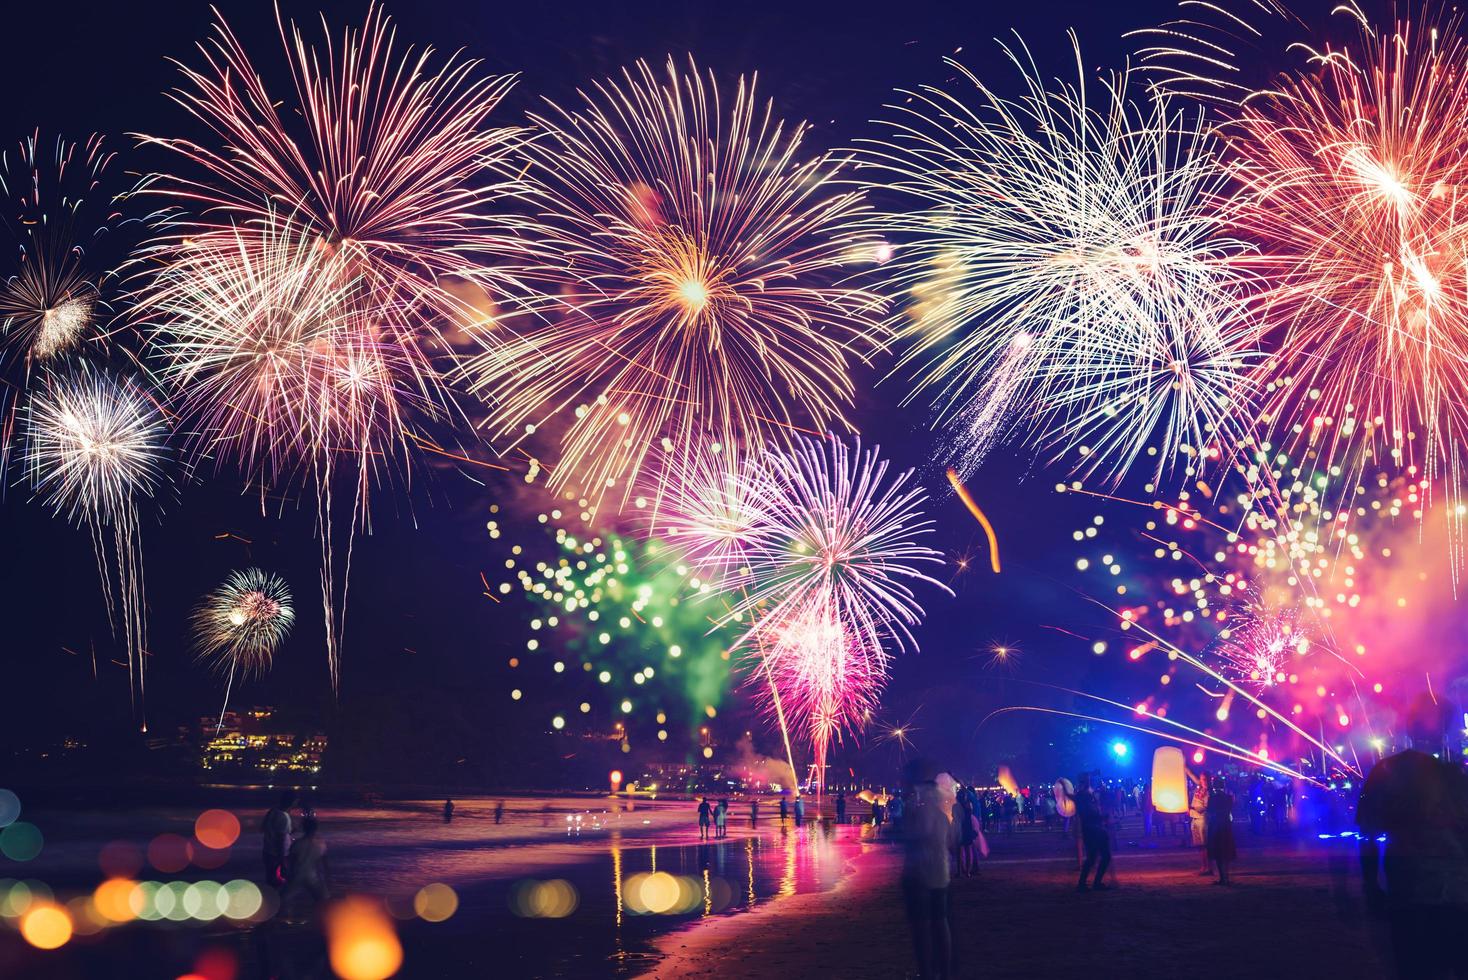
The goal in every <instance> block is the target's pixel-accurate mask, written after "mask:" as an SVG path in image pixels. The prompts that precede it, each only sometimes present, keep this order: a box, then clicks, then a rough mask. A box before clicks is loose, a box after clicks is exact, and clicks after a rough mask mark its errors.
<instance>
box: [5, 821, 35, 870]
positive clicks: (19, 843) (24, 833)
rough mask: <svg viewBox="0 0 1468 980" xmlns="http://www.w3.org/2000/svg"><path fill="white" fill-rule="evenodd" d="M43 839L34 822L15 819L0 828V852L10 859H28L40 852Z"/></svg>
mask: <svg viewBox="0 0 1468 980" xmlns="http://www.w3.org/2000/svg"><path fill="white" fill-rule="evenodd" d="M43 844H44V841H43V840H42V838H41V829H40V828H39V827H37V826H36V825H35V824H32V823H26V822H25V821H24V820H16V821H14V822H12V823H11V824H10V826H8V827H6V828H5V829H4V830H0V854H4V855H5V856H6V857H8V858H10V860H12V861H30V860H32V859H34V858H35V857H36V855H38V854H40V853H41V847H42V846H43Z"/></svg>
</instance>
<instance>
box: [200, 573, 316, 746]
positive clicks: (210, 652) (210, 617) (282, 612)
mask: <svg viewBox="0 0 1468 980" xmlns="http://www.w3.org/2000/svg"><path fill="white" fill-rule="evenodd" d="M295 621H296V611H295V607H294V606H293V605H292V602H291V590H290V586H288V585H286V583H285V581H284V580H283V579H281V578H278V577H277V576H274V575H271V574H269V573H267V572H263V571H261V570H260V569H258V568H247V569H245V570H243V571H236V572H230V574H229V577H228V578H227V579H225V580H224V582H222V583H221V584H220V585H219V587H218V588H216V589H215V590H214V591H213V592H210V593H209V594H208V595H207V596H205V597H204V601H203V602H201V603H200V604H199V607H198V608H197V609H195V610H194V615H193V626H194V645H195V647H196V648H197V649H198V652H199V659H201V660H209V661H211V662H212V663H213V666H214V669H215V670H216V671H218V672H220V673H223V674H227V675H228V676H229V680H228V682H227V684H226V687H225V691H224V707H225V709H228V707H229V692H230V690H231V689H232V688H233V687H234V680H235V675H236V674H238V675H239V677H240V679H241V680H244V679H246V678H249V677H252V676H256V675H260V674H264V673H265V672H266V671H267V670H269V669H270V661H271V658H272V657H273V656H274V655H275V651H276V650H277V649H278V648H279V647H280V645H281V643H283V642H284V641H285V638H286V636H287V635H289V633H290V631H291V626H292V625H294V624H295ZM220 718H221V723H222V720H223V710H221V712H220Z"/></svg>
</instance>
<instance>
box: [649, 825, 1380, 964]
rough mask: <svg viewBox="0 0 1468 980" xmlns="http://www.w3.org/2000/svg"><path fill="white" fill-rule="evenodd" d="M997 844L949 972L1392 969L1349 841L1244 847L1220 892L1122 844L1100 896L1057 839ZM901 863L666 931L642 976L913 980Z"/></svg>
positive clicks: (868, 863)
mask: <svg viewBox="0 0 1468 980" xmlns="http://www.w3.org/2000/svg"><path fill="white" fill-rule="evenodd" d="M993 848H994V854H993V856H992V857H991V859H990V860H989V861H987V862H985V863H984V865H983V867H982V870H981V872H980V874H979V876H978V877H976V878H966V879H961V880H957V881H955V882H954V884H953V889H952V902H953V917H952V922H953V928H954V949H955V956H956V969H955V976H961V977H970V976H972V977H980V976H982V977H1029V978H1033V977H1038V976H1058V975H1073V974H1075V973H1076V972H1077V971H1089V972H1090V973H1091V975H1097V976H1120V975H1125V976H1128V977H1132V978H1146V977H1158V978H1163V977H1167V978H1175V977H1177V976H1180V975H1183V974H1186V975H1189V976H1191V977H1195V978H1198V977H1239V976H1245V977H1247V976H1257V977H1278V976H1295V977H1311V976H1329V977H1333V978H1354V977H1361V978H1367V977H1382V976H1387V975H1389V968H1388V966H1387V963H1386V960H1385V959H1384V958H1383V955H1382V949H1381V946H1380V941H1381V937H1380V936H1379V935H1378V934H1377V932H1376V929H1375V927H1374V925H1373V924H1372V923H1370V922H1369V921H1368V920H1366V919H1365V918H1364V915H1363V914H1362V910H1361V904H1360V896H1359V885H1358V883H1357V881H1356V877H1355V876H1356V859H1355V853H1354V850H1353V849H1351V848H1349V847H1348V846H1347V847H1343V846H1340V845H1336V846H1333V847H1327V846H1323V845H1319V844H1317V843H1316V842H1314V841H1310V842H1309V843H1304V842H1300V841H1296V840H1292V839H1274V838H1264V839H1261V840H1257V841H1256V840H1250V839H1248V838H1245V839H1244V840H1243V842H1242V843H1241V850H1242V855H1241V857H1242V860H1241V861H1240V864H1239V868H1238V870H1237V872H1236V875H1237V883H1236V884H1235V885H1233V886H1232V887H1229V888H1221V887H1217V886H1215V885H1213V884H1212V882H1211V880H1210V879H1207V878H1202V877H1200V876H1199V875H1198V873H1197V864H1196V861H1197V856H1196V852H1194V851H1184V850H1182V849H1180V848H1178V847H1177V846H1176V843H1175V842H1172V841H1168V842H1164V843H1162V844H1159V845H1157V846H1154V847H1143V846H1135V845H1129V844H1128V843H1127V842H1126V841H1125V839H1123V841H1122V842H1121V845H1120V847H1119V848H1118V850H1117V869H1118V882H1119V887H1118V889H1117V890H1116V891H1113V892H1109V893H1098V894H1077V893H1076V892H1075V890H1074V888H1075V877H1074V870H1073V865H1074V858H1073V857H1072V858H1067V857H1066V855H1065V853H1064V852H1065V850H1066V842H1065V841H1063V840H1061V839H1059V838H1058V835H1053V834H1048V833H1043V832H1022V833H1018V834H1015V835H1014V836H1012V837H1002V836H1001V837H996V838H994V840H993ZM900 860H901V858H900V852H899V849H898V848H897V847H896V846H895V845H881V846H876V847H872V848H869V849H867V851H866V852H865V853H863V854H861V855H859V856H857V857H855V858H853V859H852V861H851V864H852V867H851V873H850V875H849V876H848V877H847V878H846V879H845V880H843V881H842V883H841V884H840V885H838V886H837V887H836V888H835V889H833V890H829V891H824V892H817V893H811V894H806V895H798V896H794V897H792V898H788V899H782V900H780V901H777V902H773V903H769V904H766V905H764V906H763V907H761V908H758V909H756V910H754V911H752V912H750V913H748V914H745V915H739V916H733V917H729V918H724V919H717V920H709V921H705V922H700V923H697V924H695V925H693V926H691V927H689V928H688V929H685V930H683V931H680V932H677V933H672V934H670V935H668V936H665V937H663V938H662V939H661V940H660V941H659V942H658V950H659V952H660V953H661V954H662V955H663V957H664V958H663V959H662V960H661V961H660V962H659V963H658V964H657V965H656V966H655V967H653V968H652V969H650V970H648V971H647V972H646V973H645V974H644V976H646V977H648V978H655V980H674V978H684V977H691V978H713V977H801V976H820V975H826V974H831V973H842V974H849V975H859V976H863V977H883V978H885V977H906V976H912V975H913V966H912V961H911V955H910V949H909V945H908V933H907V924H906V921H905V919H904V918H903V913H902V908H901V904H900V901H899V896H898V891H897V875H898V871H899V869H900ZM1098 971H1099V972H1098Z"/></svg>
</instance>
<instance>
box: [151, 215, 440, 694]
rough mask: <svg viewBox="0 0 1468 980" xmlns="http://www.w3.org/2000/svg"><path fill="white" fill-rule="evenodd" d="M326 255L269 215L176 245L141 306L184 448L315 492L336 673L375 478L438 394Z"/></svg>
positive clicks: (404, 454)
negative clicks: (341, 530) (343, 507)
mask: <svg viewBox="0 0 1468 980" xmlns="http://www.w3.org/2000/svg"><path fill="white" fill-rule="evenodd" d="M330 262H331V258H330V256H328V255H324V254H323V253H322V251H321V250H320V249H319V248H318V247H317V244H316V242H315V240H314V236H312V235H311V234H309V233H308V232H306V231H305V230H304V229H303V228H302V227H301V226H300V225H299V224H298V223H295V222H292V221H289V220H285V219H280V218H276V217H274V216H272V217H271V218H269V219H268V220H266V221H263V222H261V223H260V224H258V225H256V226H255V227H254V228H252V229H250V230H249V231H241V232H239V233H237V234H236V235H234V236H233V237H232V238H228V239H226V238H224V237H223V236H219V235H210V236H206V237H204V238H202V239H201V240H200V241H197V242H194V243H192V244H191V245H190V246H189V247H187V248H182V249H179V250H177V251H175V252H174V253H173V254H172V256H171V259H170V261H169V263H168V264H167V265H166V266H164V267H163V268H162V269H161V270H160V271H159V273H158V274H157V277H156V279H155V281H154V282H153V283H152V284H151V285H150V288H149V289H148V290H147V291H146V292H144V293H142V294H140V297H139V303H138V307H139V309H140V310H141V311H144V315H146V316H147V317H148V318H149V328H150V334H151V343H152V345H153V348H154V349H155V350H156V352H157V354H158V356H159V358H160V360H161V361H162V367H161V369H160V375H161V377H162V379H163V380H164V382H165V384H166V385H167V386H168V388H169V389H170V390H171V391H172V392H173V393H174V401H175V402H176V404H177V406H178V410H179V413H180V415H181V416H182V417H183V419H184V420H185V421H186V423H187V433H186V437H185V440H186V442H185V444H186V449H187V451H188V453H189V455H190V456H191V457H193V458H194V459H195V460H197V461H202V460H204V459H211V458H212V459H213V465H214V466H215V468H216V469H218V468H220V467H222V466H223V465H224V462H225V460H226V459H229V460H232V461H233V462H234V463H235V465H236V466H237V467H238V468H239V470H240V472H241V475H242V476H243V477H244V478H245V480H246V482H247V483H256V482H258V484H259V486H260V488H261V490H260V492H261V507H262V510H263V508H264V505H265V497H264V495H265V492H266V489H267V488H270V487H280V488H283V487H288V486H292V485H298V484H301V485H305V486H307V487H309V488H310V489H311V490H312V491H313V492H314V496H315V502H316V521H317V532H318V536H319V537H320V539H321V548H322V575H321V587H322V599H323V604H324V608H325V616H326V629H327V662H328V666H329V668H330V671H331V675H332V683H333V686H334V687H335V685H336V683H337V680H338V676H339V675H338V665H339V651H340V645H341V635H342V630H343V628H344V621H345V603H346V583H347V582H348V581H349V573H350V561H351V541H352V539H353V538H354V537H355V531H356V529H357V528H358V527H363V528H367V527H370V511H369V505H368V501H369V494H370V491H371V489H372V487H373V486H374V485H377V484H385V483H390V482H392V481H393V480H394V479H396V473H397V472H399V471H401V472H403V473H408V472H410V469H411V465H412V461H413V453H414V451H415V448H416V446H417V443H416V442H415V441H414V440H413V439H412V436H411V430H410V426H409V423H408V421H407V420H408V418H409V417H410V416H411V415H414V414H418V415H424V416H428V417H433V416H434V413H435V410H436V406H435V405H434V404H433V403H432V402H429V401H427V400H425V398H424V396H423V392H422V390H421V389H420V387H419V386H418V384H417V383H416V378H415V371H414V368H413V366H412V360H413V357H414V355H413V353H412V352H411V351H409V350H407V349H405V348H403V347H402V346H400V345H399V344H397V342H396V340H395V337H396V336H397V335H398V331H395V330H392V329H390V327H389V325H388V324H386V323H384V322H382V321H380V320H378V319H376V318H375V316H374V315H373V313H372V312H371V311H372V310H373V309H374V308H375V302H376V299H375V298H374V297H373V296H372V294H371V290H370V288H369V287H368V285H367V284H366V283H365V282H363V281H361V280H355V281H351V282H346V281H343V279H342V278H341V276H340V275H334V274H327V273H326V272H325V270H324V269H323V263H327V264H329V263H330ZM346 475H350V476H351V477H352V479H351V488H350V490H351V495H350V500H351V511H350V514H349V515H348V521H347V532H346V537H347V551H346V559H345V563H344V564H339V563H338V561H337V559H336V548H337V541H336V538H337V536H338V534H337V527H338V521H337V520H336V517H335V510H336V507H335V501H334V488H335V486H336V484H337V483H338V482H339V478H340V477H343V476H346ZM338 581H340V585H338Z"/></svg>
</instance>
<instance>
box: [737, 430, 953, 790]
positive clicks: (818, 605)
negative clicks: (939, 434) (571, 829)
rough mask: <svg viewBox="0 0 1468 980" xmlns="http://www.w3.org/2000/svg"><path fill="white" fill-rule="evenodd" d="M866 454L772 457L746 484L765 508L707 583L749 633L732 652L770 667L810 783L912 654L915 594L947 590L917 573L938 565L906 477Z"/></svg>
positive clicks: (797, 451) (808, 444)
mask: <svg viewBox="0 0 1468 980" xmlns="http://www.w3.org/2000/svg"><path fill="white" fill-rule="evenodd" d="M887 471H888V464H887V462H886V461H885V460H882V459H880V458H879V457H878V455H877V451H876V450H874V449H869V450H865V451H864V450H863V449H862V448H861V446H860V444H859V443H858V444H857V445H856V447H855V448H854V449H852V448H851V447H848V446H847V445H846V444H845V443H842V442H839V441H836V440H814V439H804V440H800V441H798V442H797V443H796V445H794V446H793V447H791V448H790V449H789V450H771V451H769V452H767V453H766V454H765V456H764V457H762V459H761V461H760V464H759V466H758V467H756V468H755V469H754V470H753V471H752V473H753V475H752V477H751V479H752V480H753V484H752V487H751V489H750V491H749V493H748V497H749V499H758V500H761V501H762V502H763V507H762V511H761V513H760V515H759V517H758V520H757V521H756V522H755V523H754V525H753V526H752V527H750V528H749V530H748V534H747V538H746V541H745V543H744V546H743V550H742V553H741V555H740V562H741V563H742V564H741V565H740V566H739V567H735V568H730V569H727V570H726V571H725V574H724V575H723V576H722V577H721V578H719V579H718V580H717V581H716V582H715V583H714V594H716V595H719V596H720V597H722V598H723V599H724V600H725V601H726V602H727V603H728V604H729V608H730V611H729V613H728V614H727V615H725V616H724V617H723V618H722V619H721V622H726V623H727V622H732V621H735V620H740V621H744V622H746V625H745V626H744V634H743V638H742V640H741V644H742V645H743V646H744V647H745V648H746V649H748V648H751V647H752V648H754V649H756V650H757V651H758V653H759V655H760V656H761V658H762V660H763V661H764V662H765V663H766V664H767V665H768V666H767V670H768V672H769V676H770V677H771V678H772V681H771V684H770V687H771V690H774V691H778V693H779V696H780V697H781V698H782V699H784V702H785V704H784V711H785V715H786V716H787V717H790V718H792V719H793V721H792V725H791V727H792V728H796V729H798V730H802V731H804V732H805V733H806V735H807V736H808V738H809V739H810V742H811V746H812V750H813V753H814V755H815V772H816V774H817V777H816V782H817V785H818V786H819V785H820V783H821V776H822V774H823V773H824V767H825V764H826V756H827V751H828V748H829V746H830V743H831V741H832V740H833V739H836V738H839V737H840V734H841V732H842V731H843V730H849V729H850V728H852V727H853V726H854V725H855V724H856V723H857V719H859V718H861V717H862V715H863V712H864V711H865V710H867V709H868V708H870V707H872V706H873V705H874V704H875V702H876V699H877V696H878V694H879V693H880V690H881V686H882V683H883V681H884V680H885V678H886V673H887V667H888V662H889V659H890V654H889V652H888V651H889V649H892V648H896V649H903V648H905V647H909V646H913V645H915V644H914V642H913V639H912V636H911V633H910V631H909V629H910V627H911V626H914V625H916V624H917V623H918V622H919V621H920V620H921V618H922V614H923V610H922V607H921V605H920V604H919V603H918V601H917V594H916V593H915V591H914V589H913V587H914V586H917V585H919V584H920V583H927V584H931V585H934V586H936V587H938V588H940V589H943V590H944V591H947V589H946V587H945V586H944V585H942V584H941V583H939V582H937V581H936V580H935V579H933V578H931V577H930V576H929V575H927V574H926V572H925V571H924V568H925V567H926V566H928V565H930V564H933V563H940V562H941V561H942V558H941V556H940V554H939V553H938V552H937V551H934V550H933V549H931V548H928V547H926V546H924V545H923V544H922V543H921V540H922V536H923V535H924V534H926V533H929V532H930V531H931V523H930V522H929V521H927V520H926V519H924V518H923V516H922V512H921V507H922V504H923V502H924V500H925V499H926V498H925V495H924V493H923V491H922V489H921V488H920V487H919V486H917V485H916V484H915V483H914V481H913V480H912V472H911V471H906V472H903V473H898V474H895V475H891V476H889V475H888V472H887Z"/></svg>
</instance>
